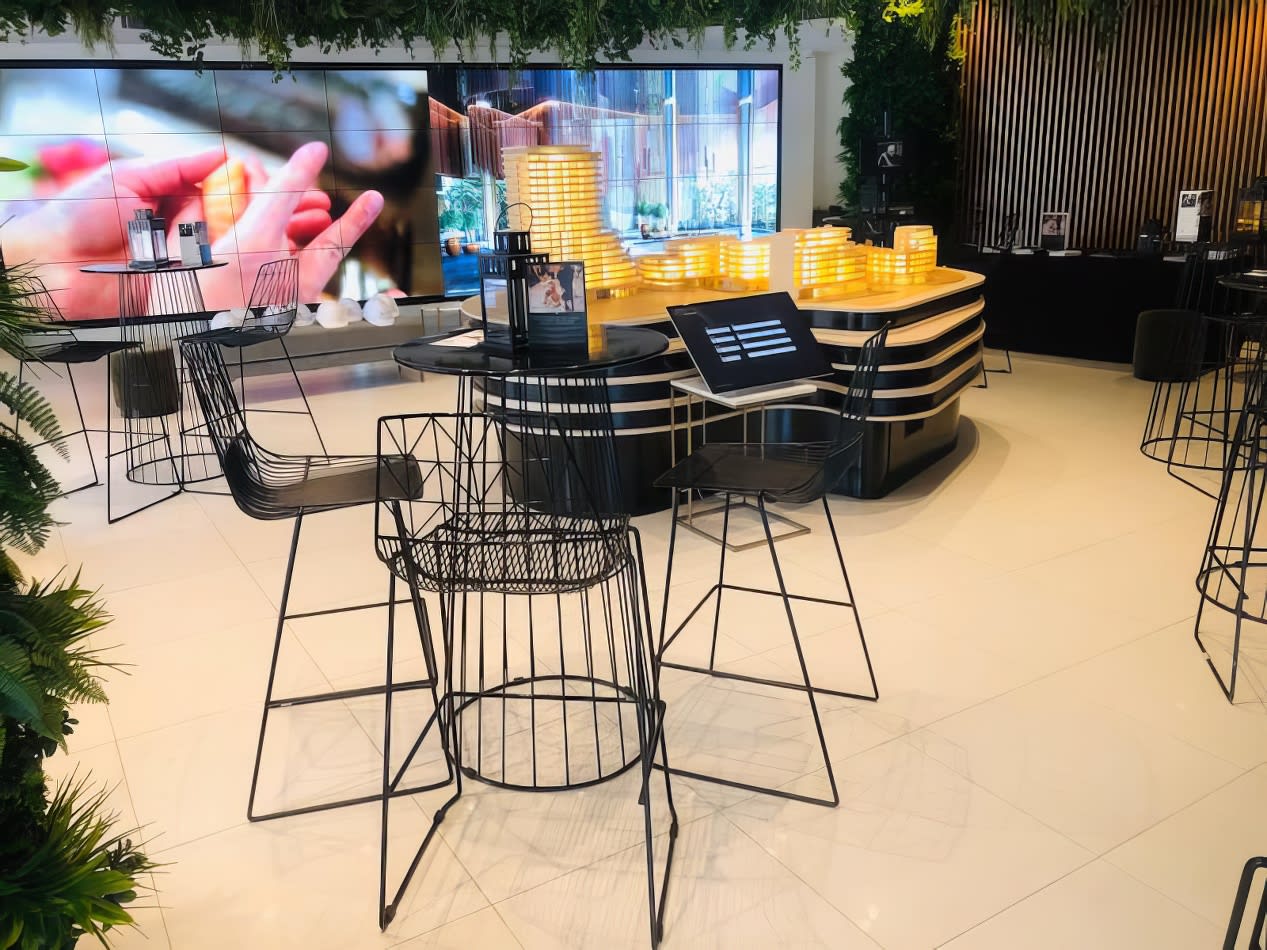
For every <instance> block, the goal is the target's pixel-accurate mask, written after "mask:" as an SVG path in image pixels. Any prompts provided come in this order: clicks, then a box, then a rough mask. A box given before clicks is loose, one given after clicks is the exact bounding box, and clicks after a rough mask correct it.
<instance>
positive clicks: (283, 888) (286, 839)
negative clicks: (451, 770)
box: [160, 801, 488, 948]
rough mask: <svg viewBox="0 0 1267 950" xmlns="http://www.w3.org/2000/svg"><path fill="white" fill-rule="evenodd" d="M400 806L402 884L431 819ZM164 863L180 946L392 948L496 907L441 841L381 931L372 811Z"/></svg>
mask: <svg viewBox="0 0 1267 950" xmlns="http://www.w3.org/2000/svg"><path fill="white" fill-rule="evenodd" d="M398 804H399V805H401V806H402V807H400V808H399V809H397V810H395V811H394V812H393V822H394V824H393V826H392V828H393V830H392V835H391V844H392V860H391V862H390V865H391V872H390V873H391V874H392V876H393V880H396V881H398V879H399V876H400V874H401V873H402V872H403V869H404V868H405V866H406V865H407V864H408V862H409V860H410V858H411V857H412V855H413V852H414V850H415V849H416V848H417V846H418V844H419V843H420V842H421V840H422V835H423V833H424V832H425V830H426V827H427V825H428V824H429V822H430V819H429V818H428V817H426V816H424V815H423V813H422V811H421V810H420V809H418V808H417V807H415V806H414V804H412V803H410V802H407V801H405V802H400V803H398ZM163 858H164V860H165V861H167V862H169V863H168V866H167V868H166V869H165V880H164V881H163V883H162V891H161V893H160V897H161V900H162V906H163V912H164V918H165V919H166V921H167V929H168V933H169V934H170V937H171V941H172V946H173V947H182V948H184V947H189V948H199V947H208V948H211V947H214V948H222V947H226V946H239V947H374V946H383V947H386V946H391V945H393V944H398V943H400V942H402V941H403V940H405V939H408V938H410V937H414V936H417V935H419V934H422V933H426V932H428V931H431V930H434V929H435V928H437V927H440V926H442V925H444V924H446V923H448V922H449V921H451V920H457V919H459V918H462V917H465V916H467V915H469V914H472V913H475V912H476V911H479V910H481V909H483V908H486V907H487V906H488V902H487V901H486V900H485V899H484V898H483V897H482V896H481V894H480V892H479V889H478V888H477V887H475V886H474V884H473V882H472V881H471V879H470V878H469V877H468V876H467V875H466V873H465V871H463V869H462V867H461V865H460V864H459V863H458V861H457V860H456V859H455V858H454V856H453V853H452V852H451V851H450V850H449V848H448V847H447V845H445V843H444V842H443V841H442V840H439V839H436V840H433V842H432V846H431V847H430V848H429V849H428V851H427V853H426V854H425V855H424V857H423V859H422V861H421V863H420V865H419V868H418V871H417V873H416V874H415V876H414V880H413V882H412V884H411V886H410V887H409V888H408V889H407V890H406V892H405V895H404V899H403V902H402V904H401V906H400V909H399V911H398V913H397V916H396V918H395V920H394V921H393V922H392V923H391V924H390V925H389V926H388V928H387V931H386V932H385V933H380V932H379V929H378V915H377V901H378V862H379V810H378V808H377V807H376V806H373V805H362V806H358V807H355V808H348V809H341V810H338V811H332V812H324V813H320V814H316V815H306V816H296V817H293V818H286V819H278V820H277V821H272V822H265V823H261V824H252V825H241V826H238V827H236V828H232V829H230V830H228V831H223V832H221V833H219V834H216V835H212V836H210V837H208V838H202V839H200V840H198V841H195V842H192V843H190V844H186V845H182V846H181V847H179V848H173V849H172V850H171V851H169V852H165V853H164V855H163ZM392 889H393V890H394V886H393V887H392ZM211 921H214V925H212V924H211Z"/></svg>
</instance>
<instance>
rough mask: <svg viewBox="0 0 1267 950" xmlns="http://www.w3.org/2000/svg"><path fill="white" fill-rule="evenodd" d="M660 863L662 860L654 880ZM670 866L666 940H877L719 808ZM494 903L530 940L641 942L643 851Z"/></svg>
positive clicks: (701, 943)
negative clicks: (749, 836) (782, 864)
mask: <svg viewBox="0 0 1267 950" xmlns="http://www.w3.org/2000/svg"><path fill="white" fill-rule="evenodd" d="M658 846H659V847H660V848H663V846H664V842H663V839H661V840H660V841H659V842H658ZM662 860H663V858H662V857H657V861H658V862H661V861H662ZM662 866H663V865H662V864H661V863H657V880H659V879H660V878H659V874H660V873H661V871H660V868H662ZM671 874H672V876H671V878H670V884H669V896H668V899H667V901H666V904H665V920H664V942H663V943H662V944H661V946H663V947H665V948H666V950H667V948H673V947H715V948H731V947H743V948H758V947H761V948H768V947H789V948H790V947H824V948H826V947H832V948H841V950H846V948H874V947H875V946H876V944H875V943H874V942H872V941H871V940H870V939H868V938H867V937H866V936H865V935H863V933H862V932H861V931H859V930H858V928H856V927H855V926H854V925H853V924H851V923H850V922H849V921H848V920H847V919H845V917H844V916H843V915H841V914H840V913H839V912H837V911H835V910H833V909H832V907H831V906H830V905H829V904H828V903H827V902H826V901H824V900H823V899H822V898H820V897H819V896H818V895H817V894H815V893H814V891H813V889H812V888H810V887H807V886H806V885H805V884H803V883H802V882H801V881H799V880H797V878H796V877H795V876H794V875H793V874H791V873H790V872H788V871H787V870H786V869H785V868H784V867H782V866H781V865H780V864H778V863H777V862H776V861H774V860H772V859H771V858H770V857H769V856H768V855H766V854H765V853H764V852H763V851H762V850H761V849H760V848H759V847H757V846H756V845H755V844H754V843H753V842H752V841H751V840H750V839H749V838H748V837H747V836H746V835H744V834H743V833H742V832H741V831H739V830H738V829H737V828H736V827H735V826H734V825H733V824H731V823H730V822H729V821H727V820H726V819H725V818H724V817H722V816H720V815H716V816H712V817H707V818H701V819H700V820H699V821H695V822H692V823H690V824H688V825H686V826H684V827H683V828H682V830H681V833H680V834H679V836H678V840H677V850H676V852H675V856H674V863H673V868H672V872H671ZM497 909H498V911H499V912H500V913H501V914H502V917H503V918H504V919H505V921H506V923H507V925H508V926H509V927H510V929H511V931H512V932H513V933H514V934H515V936H516V937H517V938H518V939H519V941H520V943H522V944H523V946H524V947H525V948H528V950H533V948H546V947H574V948H577V950H581V948H589V947H600V946H601V947H607V948H612V950H615V948H624V947H630V948H633V947H645V946H646V945H647V938H648V929H649V926H650V924H649V920H648V906H647V868H646V858H645V851H644V849H643V847H641V846H638V847H632V848H628V849H626V850H624V851H622V852H620V853H619V854H616V855H613V856H612V857H610V858H607V859H605V860H603V861H600V862H598V863H597V864H594V865H592V866H590V867H586V868H583V869H581V870H577V871H574V872H573V873H571V874H568V875H566V876H564V877H560V878H557V879H555V880H553V881H550V882H549V883H547V884H544V885H542V886H540V887H537V888H535V889H533V890H530V891H527V892H526V893H523V894H520V895H519V896H517V897H513V898H511V899H510V900H507V901H503V902H502V903H500V904H498V905H497Z"/></svg>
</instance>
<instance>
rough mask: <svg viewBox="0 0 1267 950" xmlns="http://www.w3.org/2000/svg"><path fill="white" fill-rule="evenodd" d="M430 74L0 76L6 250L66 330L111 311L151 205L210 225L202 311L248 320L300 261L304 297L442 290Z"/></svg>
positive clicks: (171, 220) (68, 71) (1, 233)
mask: <svg viewBox="0 0 1267 950" xmlns="http://www.w3.org/2000/svg"><path fill="white" fill-rule="evenodd" d="M426 118H427V74H426V72H425V71H421V70H400V71H384V70H301V71H296V72H295V74H294V77H293V79H292V78H285V79H283V80H282V81H280V82H277V83H274V82H273V80H272V75H271V73H269V72H267V71H254V70H243V69H231V70H206V71H204V72H203V73H201V74H198V73H195V72H193V71H192V70H186V69H119V68H109V69H80V68H54V69H33V68H5V69H0V155H4V156H7V157H10V158H16V159H21V160H22V161H25V162H27V163H28V164H29V165H30V166H31V167H30V169H28V170H27V171H23V172H11V173H7V174H2V175H0V221H3V222H4V224H3V227H2V228H0V248H3V252H4V258H5V261H6V262H7V263H9V264H11V265H12V264H19V263H28V262H29V263H33V264H35V265H36V266H37V270H38V273H39V274H40V276H41V277H42V278H43V280H44V282H45V284H46V285H47V286H48V288H49V289H50V291H52V292H53V296H54V299H55V300H56V301H57V303H58V305H59V306H60V307H61V309H62V311H63V313H64V314H65V316H66V317H67V318H68V319H85V318H94V317H109V316H116V315H117V314H118V299H117V294H118V290H117V287H116V286H115V282H114V281H113V280H111V279H110V278H108V277H104V276H100V275H91V274H84V273H81V272H80V268H81V267H82V266H83V265H84V264H88V263H95V262H102V261H109V262H120V261H123V260H125V259H126V256H127V254H126V249H125V233H126V231H125V225H124V222H125V221H126V220H128V219H129V218H131V217H132V216H133V211H134V210H135V209H136V208H139V207H144V206H148V207H151V208H154V209H155V213H156V214H157V215H160V216H162V217H164V218H165V219H166V220H167V224H168V233H169V235H171V236H172V237H171V251H172V253H173V256H175V255H176V252H177V247H176V244H177V239H176V238H175V236H174V235H175V234H176V233H177V228H176V225H177V224H179V223H181V222H184V221H194V220H205V221H206V222H207V225H208V230H209V232H210V234H209V236H210V238H211V240H212V247H213V254H214V256H215V257H216V258H218V259H224V260H226V261H228V264H229V266H227V267H224V268H220V269H217V270H209V271H205V272H203V273H202V274H201V275H200V283H201V286H202V290H203V296H204V299H205V301H206V304H207V307H208V308H209V309H211V310H220V309H224V308H228V307H236V306H242V305H243V303H244V302H245V300H246V298H247V295H248V294H249V293H250V289H251V286H252V284H253V282H254V279H255V273H256V272H257V271H258V270H259V267H260V266H261V265H262V264H264V263H266V262H267V261H270V260H276V259H278V258H280V257H285V256H296V257H297V258H298V259H299V262H300V268H299V271H300V288H299V296H300V300H302V301H306V302H314V301H317V300H320V299H322V298H323V297H340V296H348V297H355V298H358V299H364V298H366V297H369V296H371V295H373V294H374V293H376V292H379V291H384V292H388V293H391V294H395V295H401V296H405V295H422V294H432V293H439V292H440V291H441V289H442V282H441V279H440V275H439V267H438V260H439V247H438V244H437V241H438V232H437V230H436V207H435V197H434V189H433V186H432V180H433V176H432V174H431V172H430V171H429V170H428V168H427V146H428V144H429V140H428V137H427V125H426Z"/></svg>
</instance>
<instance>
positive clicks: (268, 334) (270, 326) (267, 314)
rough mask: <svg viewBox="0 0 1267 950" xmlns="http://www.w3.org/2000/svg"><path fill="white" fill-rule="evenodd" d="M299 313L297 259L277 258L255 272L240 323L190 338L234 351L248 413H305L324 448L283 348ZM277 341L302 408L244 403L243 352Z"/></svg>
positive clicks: (244, 371) (306, 397)
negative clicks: (282, 407)
mask: <svg viewBox="0 0 1267 950" xmlns="http://www.w3.org/2000/svg"><path fill="white" fill-rule="evenodd" d="M298 313H299V260H298V259H297V258H293V257H288V258H285V259H284V260H280V261H269V262H268V263H267V264H265V265H263V266H262V267H261V268H260V269H259V271H258V273H256V275H255V284H254V285H253V286H252V288H251V296H250V297H249V298H248V300H247V302H246V316H245V318H244V319H243V321H242V325H241V326H236V327H221V328H219V329H214V330H204V331H203V332H202V333H200V334H197V335H196V336H194V337H191V338H190V339H199V340H209V341H211V342H213V343H218V344H220V345H221V346H223V347H225V348H227V349H230V350H235V351H237V364H238V386H239V404H240V405H241V406H242V408H243V409H244V410H245V411H247V412H267V413H273V414H277V415H293V416H307V417H308V421H309V423H311V424H312V431H313V432H315V433H316V434H317V444H318V445H320V446H321V451H322V452H325V451H326V443H325V440H324V439H322V438H321V429H320V428H318V426H317V420H316V418H314V417H313V414H312V406H311V405H309V403H308V394H307V393H306V392H304V384H303V383H302V382H301V381H300V379H299V373H298V371H297V370H296V369H295V361H294V359H293V358H292V357H291V355H290V350H288V349H287V348H286V335H287V334H288V333H290V331H291V328H292V327H294V325H295V318H296V316H298ZM272 342H276V343H277V345H278V346H279V347H280V348H281V351H282V356H281V357H280V358H281V359H283V360H285V362H286V366H287V367H288V368H289V369H290V375H291V377H292V378H293V379H294V380H295V388H296V389H297V390H298V391H299V398H300V399H301V400H302V401H303V404H304V407H303V409H270V408H263V407H260V406H247V404H246V363H245V361H244V353H245V351H246V349H247V348H248V347H252V346H259V345H261V344H265V343H272Z"/></svg>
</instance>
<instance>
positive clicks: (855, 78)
mask: <svg viewBox="0 0 1267 950" xmlns="http://www.w3.org/2000/svg"><path fill="white" fill-rule="evenodd" d="M850 2H851V8H852V9H851V15H850V21H849V22H850V25H851V27H852V28H853V31H854V51H853V57H852V58H851V59H850V60H849V61H848V62H847V63H845V65H844V67H843V68H842V72H843V74H844V76H845V78H846V79H847V80H848V81H849V86H848V88H846V90H845V96H844V102H845V106H846V109H845V116H844V118H842V119H841V120H840V124H839V126H838V131H839V133H840V145H841V152H840V161H841V164H842V166H843V170H844V180H843V182H842V183H841V186H840V197H841V199H842V200H843V201H844V202H845V203H846V204H853V203H856V202H857V200H858V197H859V187H860V184H861V181H862V179H863V178H864V177H866V176H867V175H872V174H875V169H874V167H873V165H872V163H873V162H874V157H873V156H870V155H865V156H864V155H863V154H862V152H863V149H864V148H865V145H866V143H867V142H871V141H875V140H877V139H882V138H884V137H885V134H884V133H885V116H886V113H887V117H888V133H889V135H890V136H891V137H892V138H895V139H900V140H902V141H903V142H904V143H905V144H906V147H907V151H908V162H907V164H906V167H905V168H904V169H903V172H902V174H901V175H900V176H898V177H896V178H895V181H894V183H893V185H892V189H891V190H892V194H891V195H890V203H894V204H912V205H914V206H915V209H916V213H917V214H918V215H919V216H920V219H921V220H923V221H926V222H928V223H931V224H933V225H934V227H936V228H937V229H938V230H939V231H942V232H945V231H947V230H948V229H949V228H950V227H951V226H952V225H953V222H954V186H955V169H956V157H957V154H956V153H957V145H958V122H959V64H958V61H957V59H956V57H955V55H954V52H955V36H954V33H953V29H954V28H955V26H956V21H955V19H954V18H955V15H956V13H957V11H955V10H952V8H951V7H950V6H949V5H947V6H946V8H945V10H944V12H943V13H942V20H941V22H940V23H939V24H937V29H936V30H934V31H933V33H932V43H931V45H930V43H929V35H928V34H927V32H926V30H927V25H926V21H925V19H924V18H925V17H926V16H927V15H928V14H927V10H926V9H920V10H918V11H915V12H912V11H913V10H914V8H913V7H910V6H908V7H907V8H906V14H905V15H899V13H897V12H895V8H894V7H893V5H892V4H891V3H890V4H889V6H888V7H886V6H885V5H883V4H880V3H876V2H875V0H850ZM917 2H919V0H917ZM916 13H918V15H916Z"/></svg>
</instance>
